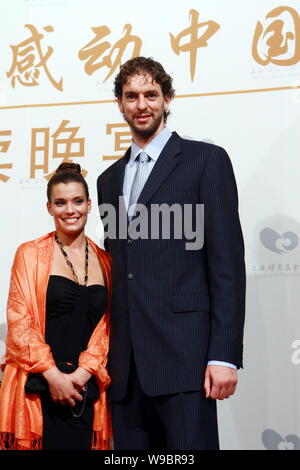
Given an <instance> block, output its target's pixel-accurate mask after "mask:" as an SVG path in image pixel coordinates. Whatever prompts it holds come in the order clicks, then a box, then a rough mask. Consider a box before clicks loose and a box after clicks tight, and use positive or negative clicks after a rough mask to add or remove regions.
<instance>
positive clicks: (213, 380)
mask: <svg viewBox="0 0 300 470" xmlns="http://www.w3.org/2000/svg"><path fill="white" fill-rule="evenodd" d="M237 382H238V377H237V371H236V369H232V368H231V367H226V366H207V368H206V371H205V379H204V390H205V397H206V398H208V397H210V398H212V399H213V400H224V398H228V397H230V395H233V394H234V392H235V389H236V386H237Z"/></svg>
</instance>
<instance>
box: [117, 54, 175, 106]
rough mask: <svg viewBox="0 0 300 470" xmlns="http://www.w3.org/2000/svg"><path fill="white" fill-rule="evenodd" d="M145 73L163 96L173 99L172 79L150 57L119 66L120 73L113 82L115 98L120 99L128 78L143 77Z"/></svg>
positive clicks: (137, 58) (136, 59)
mask: <svg viewBox="0 0 300 470" xmlns="http://www.w3.org/2000/svg"><path fill="white" fill-rule="evenodd" d="M145 73H146V74H149V75H150V76H151V77H152V79H153V80H155V81H156V83H158V84H159V85H160V86H161V90H162V93H163V95H164V96H169V97H170V98H171V99H172V98H174V95H175V90H174V88H173V86H172V82H173V79H172V77H171V76H170V75H169V74H167V73H166V71H165V69H164V68H163V66H162V65H161V64H160V63H159V62H156V61H155V60H153V59H152V58H151V57H149V58H146V57H135V58H134V59H130V60H128V61H127V62H125V64H123V65H121V67H120V71H119V73H118V75H117V76H116V78H115V80H114V95H115V97H116V98H121V97H122V93H123V86H124V85H125V84H126V83H127V81H128V78H129V77H131V76H132V75H144V74H145Z"/></svg>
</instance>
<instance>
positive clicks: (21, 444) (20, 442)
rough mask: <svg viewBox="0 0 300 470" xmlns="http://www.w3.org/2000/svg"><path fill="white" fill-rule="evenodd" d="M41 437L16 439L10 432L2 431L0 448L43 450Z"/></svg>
mask: <svg viewBox="0 0 300 470" xmlns="http://www.w3.org/2000/svg"><path fill="white" fill-rule="evenodd" d="M41 449H42V439H41V437H38V438H33V439H32V440H30V441H29V440H24V439H16V438H15V435H14V434H12V433H10V432H1V433H0V450H41Z"/></svg>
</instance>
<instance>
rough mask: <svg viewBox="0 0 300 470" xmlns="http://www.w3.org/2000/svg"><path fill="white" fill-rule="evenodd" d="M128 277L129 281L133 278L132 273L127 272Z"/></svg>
mask: <svg viewBox="0 0 300 470" xmlns="http://www.w3.org/2000/svg"><path fill="white" fill-rule="evenodd" d="M128 279H129V280H130V281H132V279H134V274H132V273H129V274H128Z"/></svg>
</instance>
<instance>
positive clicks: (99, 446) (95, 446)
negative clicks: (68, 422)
mask: <svg viewBox="0 0 300 470" xmlns="http://www.w3.org/2000/svg"><path fill="white" fill-rule="evenodd" d="M91 450H111V439H103V438H102V431H93V435H92V449H91Z"/></svg>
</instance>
